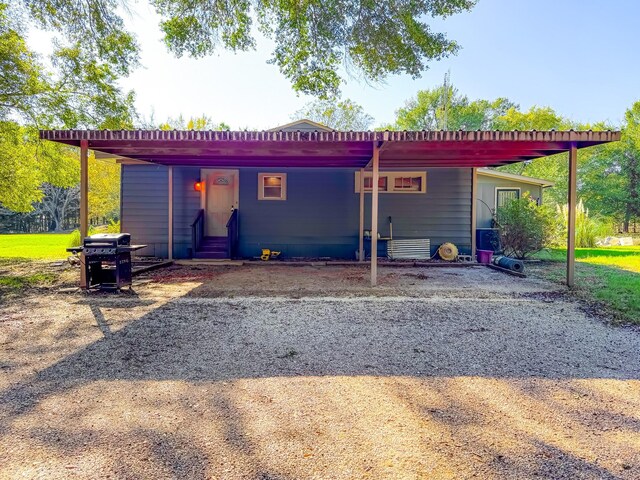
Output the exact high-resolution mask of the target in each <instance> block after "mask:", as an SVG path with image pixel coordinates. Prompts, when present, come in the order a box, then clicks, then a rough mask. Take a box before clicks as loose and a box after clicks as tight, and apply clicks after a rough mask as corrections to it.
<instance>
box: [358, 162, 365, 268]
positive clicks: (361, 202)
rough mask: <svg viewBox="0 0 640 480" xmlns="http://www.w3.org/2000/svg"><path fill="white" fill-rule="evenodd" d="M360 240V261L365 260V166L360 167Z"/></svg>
mask: <svg viewBox="0 0 640 480" xmlns="http://www.w3.org/2000/svg"><path fill="white" fill-rule="evenodd" d="M359 232H360V240H359V242H358V261H360V262H364V168H361V169H360V230H359Z"/></svg>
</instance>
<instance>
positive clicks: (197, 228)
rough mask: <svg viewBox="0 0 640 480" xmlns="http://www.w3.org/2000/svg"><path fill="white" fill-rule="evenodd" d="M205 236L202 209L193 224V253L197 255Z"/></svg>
mask: <svg viewBox="0 0 640 480" xmlns="http://www.w3.org/2000/svg"><path fill="white" fill-rule="evenodd" d="M203 238H204V209H200V210H199V211H198V214H197V215H196V218H195V220H194V221H193V223H192V224H191V255H195V254H196V252H197V251H198V249H199V248H200V244H201V243H202V239H203Z"/></svg>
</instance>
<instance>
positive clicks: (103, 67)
mask: <svg viewBox="0 0 640 480" xmlns="http://www.w3.org/2000/svg"><path fill="white" fill-rule="evenodd" d="M49 7H51V8H55V7H53V6H51V5H49ZM39 15H40V16H43V15H44V13H40V14H39ZM61 28H62V27H61ZM85 28H86V27H85ZM50 60H51V68H45V66H44V64H43V63H42V62H41V60H40V58H39V57H38V55H36V54H35V53H34V52H33V51H31V50H30V49H29V47H28V45H27V43H26V41H25V26H24V23H23V22H22V18H21V15H20V10H19V9H18V8H17V4H15V3H11V4H8V3H5V2H3V1H1V0H0V120H9V119H11V120H21V121H25V122H28V123H29V124H35V125H42V126H48V127H56V126H58V127H66V128H90V127H99V128H126V127H129V126H131V125H132V120H133V116H134V111H133V101H134V97H133V93H131V92H129V93H126V94H125V93H123V92H122V91H121V90H120V88H119V87H118V86H117V83H116V82H117V79H118V74H119V73H120V72H122V68H119V67H118V66H113V65H112V64H109V63H106V62H104V61H100V59H99V56H95V55H92V54H91V52H89V51H87V50H85V49H83V48H82V44H81V43H80V42H76V43H69V44H66V45H63V44H60V43H58V42H56V43H55V51H54V53H53V55H52V57H51V59H50ZM0 133H3V134H6V132H0Z"/></svg>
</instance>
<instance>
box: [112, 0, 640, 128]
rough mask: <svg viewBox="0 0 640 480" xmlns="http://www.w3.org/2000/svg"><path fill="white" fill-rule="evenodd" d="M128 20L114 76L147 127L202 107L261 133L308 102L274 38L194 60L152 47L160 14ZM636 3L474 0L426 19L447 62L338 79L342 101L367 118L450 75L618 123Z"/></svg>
mask: <svg viewBox="0 0 640 480" xmlns="http://www.w3.org/2000/svg"><path fill="white" fill-rule="evenodd" d="M132 7H133V9H134V10H133V12H134V13H133V15H132V17H130V18H128V19H127V23H128V25H129V27H130V28H131V29H132V31H134V32H135V33H136V35H137V37H138V41H139V42H140V44H141V47H142V58H141V60H142V65H143V66H142V67H141V68H139V69H138V70H136V71H135V72H134V73H133V74H132V75H131V76H130V77H129V78H127V79H124V80H122V81H121V85H122V87H123V88H125V89H133V90H135V91H136V95H137V100H136V107H137V109H138V111H139V113H140V114H141V115H142V116H143V117H144V118H146V119H149V118H150V117H151V115H152V114H153V118H154V120H155V122H156V123H161V122H163V121H165V120H166V119H167V118H168V117H177V116H178V115H180V114H182V115H183V116H184V117H187V118H188V117H191V116H200V115H202V114H205V115H207V116H209V117H211V118H212V119H213V120H214V121H215V122H220V121H224V122H225V123H227V124H229V125H230V126H231V127H232V128H234V129H242V128H259V129H263V128H271V127H274V126H277V125H281V124H284V123H287V122H289V121H291V115H292V114H293V113H294V112H295V111H296V110H298V109H300V108H301V107H302V106H303V105H304V104H305V103H307V102H309V101H311V100H313V99H312V98H311V97H307V96H304V95H298V94H296V93H295V92H294V91H293V89H292V88H291V86H290V84H289V82H288V81H287V79H286V78H284V77H283V76H282V75H281V74H280V73H279V71H278V68H277V67H276V66H274V65H268V64H267V63H266V61H267V60H268V58H270V56H271V52H272V50H273V44H272V43H270V42H269V41H268V40H265V39H258V47H257V49H256V50H255V51H252V52H247V53H237V54H233V53H229V52H225V51H222V50H220V51H219V52H218V54H216V55H214V56H211V57H208V58H204V59H197V60H196V59H190V58H186V57H183V58H179V59H178V58H175V57H173V56H172V54H170V53H169V52H168V51H167V50H166V48H165V46H164V44H163V43H162V38H161V37H162V36H161V32H160V29H159V28H158V22H159V18H158V17H157V16H156V15H155V13H154V12H153V11H152V10H151V9H150V7H148V6H147V5H146V4H145V2H144V1H140V2H138V3H135V4H133V5H132ZM639 21H640V1H638V0H606V1H605V0H573V1H572V0H535V1H533V0H479V2H478V4H477V5H476V7H475V8H474V9H473V10H471V11H470V12H467V13H463V14H459V15H456V16H453V17H450V18H447V19H445V20H440V19H437V20H433V21H431V22H430V25H432V27H433V29H434V30H435V31H442V32H445V33H446V34H447V35H448V36H449V38H451V39H454V40H456V41H457V42H458V43H459V44H460V45H461V47H462V48H461V50H460V52H459V53H458V54H457V55H456V56H453V57H450V58H447V59H445V60H442V61H439V62H433V63H431V64H430V69H429V70H428V71H426V72H425V73H424V74H423V76H422V78H419V79H412V78H410V77H409V76H393V77H389V78H388V79H387V81H386V82H385V83H383V84H378V85H367V84H365V83H363V82H361V81H359V80H357V79H348V81H347V83H346V84H345V85H344V86H343V88H342V92H343V98H350V99H352V100H354V101H355V102H357V103H359V104H360V105H362V106H363V107H364V110H365V111H366V112H368V113H369V114H371V115H372V116H373V117H374V118H375V123H374V126H376V125H381V124H386V123H389V122H392V121H393V119H394V112H395V110H396V109H398V108H399V107H401V106H402V105H403V104H404V102H405V101H406V100H407V99H408V98H410V97H412V96H413V95H415V93H416V92H417V91H418V90H420V89H426V88H433V87H436V86H438V85H440V84H441V83H442V82H443V78H444V74H445V72H447V71H448V70H449V71H450V72H451V81H452V83H453V84H454V85H455V86H456V87H457V88H458V90H459V91H460V93H462V94H465V95H467V96H469V98H471V99H476V98H484V99H494V98H496V97H507V98H509V99H510V100H511V101H513V102H516V103H517V104H519V105H520V107H521V108H523V109H528V108H530V107H531V106H533V105H537V106H551V107H552V108H554V109H555V110H556V111H557V112H559V113H560V114H562V115H565V116H568V117H570V118H571V119H574V120H578V121H580V122H597V121H607V122H609V123H611V124H613V125H618V124H620V123H621V122H622V119H623V116H624V111H625V109H627V108H629V107H630V106H631V104H632V103H633V102H635V101H638V100H640V29H639V27H638V25H639Z"/></svg>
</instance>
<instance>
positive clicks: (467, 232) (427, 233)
mask: <svg viewBox="0 0 640 480" xmlns="http://www.w3.org/2000/svg"><path fill="white" fill-rule="evenodd" d="M471 175H472V172H471V169H466V168H465V169H462V168H459V169H456V168H432V169H428V170H427V191H426V193H425V194H400V193H397V194H396V193H385V194H380V196H379V199H380V201H379V203H380V205H379V208H378V212H379V216H378V231H379V232H380V235H381V236H382V237H386V236H388V235H389V217H391V218H392V220H393V238H396V239H403V238H428V239H430V240H431V253H432V254H433V253H435V251H436V250H437V249H438V247H439V246H440V245H441V244H442V243H445V242H452V243H454V244H455V245H457V247H458V249H459V250H460V251H461V252H462V253H470V252H471ZM356 197H357V195H356ZM365 199H366V201H365V229H369V228H370V227H371V195H369V194H367V195H366V197H365Z"/></svg>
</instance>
